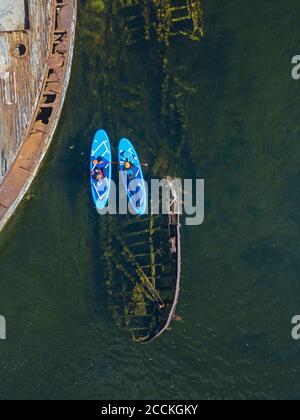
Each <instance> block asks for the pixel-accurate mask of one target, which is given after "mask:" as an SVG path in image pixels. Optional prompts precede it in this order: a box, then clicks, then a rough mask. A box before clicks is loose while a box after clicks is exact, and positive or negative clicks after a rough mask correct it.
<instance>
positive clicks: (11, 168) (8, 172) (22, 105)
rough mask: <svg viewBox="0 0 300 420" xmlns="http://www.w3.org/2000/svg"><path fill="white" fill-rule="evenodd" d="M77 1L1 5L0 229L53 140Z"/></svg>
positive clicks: (21, 0) (17, 0) (7, 0)
mask: <svg viewBox="0 0 300 420" xmlns="http://www.w3.org/2000/svg"><path fill="white" fill-rule="evenodd" d="M76 12H77V3H76V0H13V1H11V0H1V3H0V230H1V229H2V228H3V227H4V226H5V224H6V223H7V221H8V220H9V218H10V217H11V216H12V214H13V213H14V211H15V209H16V208H17V206H18V204H19V203H20V202H21V200H22V198H23V197H24V195H25V194H26V192H27V190H28V188H29V186H30V184H31V182H32V180H33V179H34V176H35V175H36V173H37V170H38V168H39V165H40V163H41V161H42V159H43V157H44V156H45V153H46V151H47V149H48V147H49V145H50V142H51V140H52V138H53V134H54V131H55V129H56V126H57V123H58V121H59V117H60V114H61V111H62V107H63V103H64V99H65V95H66V91H67V87H68V83H69V79H70V73H71V64H72V58H73V49H74V40H75V25H76Z"/></svg>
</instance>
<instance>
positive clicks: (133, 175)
mask: <svg viewBox="0 0 300 420" xmlns="http://www.w3.org/2000/svg"><path fill="white" fill-rule="evenodd" d="M128 163H129V164H130V168H129V169H127V168H126V166H128V165H127V164H128ZM119 165H120V172H121V175H122V179H123V182H124V186H125V189H126V191H127V195H128V199H129V204H130V207H131V211H132V213H134V214H136V215H140V216H142V215H143V214H145V213H146V210H147V200H148V198H147V192H146V188H145V183H144V176H143V171H142V167H141V164H140V160H139V157H138V154H137V152H136V150H135V148H134V147H133V145H132V143H131V142H130V141H129V140H128V139H122V140H121V141H120V144H119Z"/></svg>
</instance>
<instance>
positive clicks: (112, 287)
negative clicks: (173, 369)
mask: <svg viewBox="0 0 300 420" xmlns="http://www.w3.org/2000/svg"><path fill="white" fill-rule="evenodd" d="M167 186H168V189H169V194H168V195H167V196H168V200H169V205H168V208H169V210H168V214H167V215H153V214H151V215H149V216H147V217H141V218H131V217H128V218H127V219H126V222H125V225H124V224H122V225H121V226H120V225H114V224H112V223H111V224H110V225H107V226H106V227H104V228H103V229H104V230H103V237H106V238H109V245H108V247H107V250H106V252H105V255H104V259H105V267H106V279H107V280H106V285H107V288H108V292H109V306H110V309H111V311H112V314H113V318H114V320H115V323H116V324H117V325H118V326H119V327H120V328H121V329H123V330H125V331H128V332H129V333H130V335H131V337H132V339H133V340H134V341H138V342H143V343H145V342H149V341H152V340H154V339H155V338H157V337H159V336H160V335H161V334H163V332H164V331H166V330H167V329H168V328H169V327H170V324H171V322H172V320H173V319H174V318H175V317H176V306H177V303H178V298H179V291H180V278H181V243H180V242H181V241H180V211H179V207H180V206H178V198H177V197H178V195H177V193H176V190H175V188H174V185H173V183H172V180H171V179H168V180H167ZM124 229H125V230H124Z"/></svg>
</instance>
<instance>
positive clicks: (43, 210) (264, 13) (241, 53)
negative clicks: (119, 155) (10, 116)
mask: <svg viewBox="0 0 300 420" xmlns="http://www.w3.org/2000/svg"><path fill="white" fill-rule="evenodd" d="M91 3H92V2H89V1H84V0H81V1H80V14H79V24H78V39H77V46H76V54H75V61H74V68H73V76H72V81H71V85H70V90H69V95H68V99H67V101H66V106H65V111H64V114H63V116H62V119H61V123H60V126H59V129H58V131H57V133H56V136H55V139H54V141H53V144H52V147H51V150H50V152H49V154H48V155H47V159H46V162H45V164H44V166H43V169H42V170H41V171H40V173H39V176H38V178H37V180H36V182H35V183H34V185H33V187H32V189H31V191H30V193H29V195H28V197H27V198H28V200H25V202H24V204H23V205H22V206H21V208H20V209H19V210H18V212H17V214H16V216H15V217H14V219H13V221H12V222H11V223H10V225H9V226H8V228H7V229H6V230H5V231H4V232H3V233H2V234H1V237H0V267H1V276H0V290H1V293H0V314H2V315H5V316H6V319H7V324H8V339H7V340H6V341H5V342H4V341H2V342H0V399H12V398H21V399H40V398H46V399H52V398H59V399H61V398H63V399H67V398H71V399H73V398H83V399H106V398H110V399H158V398H169V399H175V398H182V399H210V398H222V399H229V398H239V399H245V398H271V399H273V398H295V399H298V398H300V383H299V366H300V343H296V342H294V341H292V339H291V334H290V330H291V325H290V323H291V318H292V316H294V315H295V314H298V313H300V264H299V245H300V229H299V226H300V223H299V222H300V216H299V211H298V208H299V205H300V199H299V197H300V195H299V188H300V184H299V179H300V178H299V157H300V154H299V136H300V124H299V106H300V99H299V94H300V85H298V84H297V82H295V81H292V80H291V76H290V70H291V66H290V61H291V57H292V56H293V55H295V54H297V53H299V51H300V31H299V18H300V3H299V1H298V0H290V1H289V4H285V3H284V2H282V1H279V0H273V1H272V2H271V1H269V2H266V1H262V0H256V1H254V2H253V1H248V0H247V1H246V0H245V1H243V2H240V1H238V0H228V1H226V2H222V1H216V0H212V1H208V0H207V1H205V2H203V3H204V7H205V15H206V32H207V33H206V37H205V39H204V40H203V41H202V42H201V43H192V42H190V41H186V40H178V41H176V42H173V43H172V45H171V46H170V48H169V50H168V51H167V52H164V53H166V54H167V55H168V58H169V62H170V72H171V76H170V77H171V80H172V81H173V82H174V80H179V83H180V86H181V88H182V91H183V92H184V96H183V100H182V101H181V103H180V104H179V105H178V104H177V105H178V110H177V111H178V114H180V116H181V117H180V118H176V116H177V117H178V115H177V113H176V112H174V114H173V115H171V114H170V112H168V113H167V115H162V113H161V109H162V103H161V97H160V96H159V94H158V90H157V89H158V88H157V86H158V85H159V80H161V74H160V70H159V54H158V52H157V48H158V47H157V46H156V45H155V44H153V43H152V44H151V43H150V46H149V47H148V49H146V50H145V49H139V48H138V47H134V48H130V49H129V48H127V47H125V44H124V43H123V42H122V41H121V40H119V39H121V38H120V37H119V35H120V33H121V32H120V33H119V31H121V28H122V26H121V24H120V22H121V20H122V19H121V18H120V17H118V16H117V15H115V14H113V13H114V10H113V8H107V9H105V8H104V9H103V12H101V9H102V7H98V9H97V11H95V10H93V9H92V6H91ZM93 3H94V5H95V4H97V5H98V6H101V4H103V5H104V6H105V2H101V1H98V2H93ZM107 4H110V5H111V4H112V3H111V2H107ZM173 82H172V83H173ZM176 86H177V87H176ZM176 86H175V85H174V86H173V87H171V88H169V91H168V92H167V93H165V98H166V100H168V98H169V99H170V98H171V99H172V98H173V97H174V95H175V94H176V92H177V90H178V89H179V88H178V85H176ZM140 92H142V93H143V95H141V94H140ZM179 119H180V123H179V122H178V120H179ZM98 127H105V128H107V130H109V132H110V133H111V135H112V137H113V138H114V140H115V142H116V141H117V139H118V138H119V137H121V136H122V135H126V134H128V135H130V136H131V137H133V139H134V140H136V142H137V143H138V144H139V146H140V147H142V146H143V145H144V148H143V153H144V155H145V157H146V158H147V159H148V160H149V161H150V162H151V163H153V168H156V171H157V172H163V168H164V164H163V161H162V162H159V165H158V167H156V166H155V163H157V162H156V160H155V153H156V152H157V150H158V149H160V150H162V151H163V153H166V154H167V153H168V150H169V148H171V149H172V150H173V149H174V144H177V143H178V144H183V147H184V150H185V152H186V156H188V162H187V164H186V162H182V159H181V158H182V154H180V150H183V149H180V148H179V149H178V150H179V152H177V154H171V162H169V163H168V171H174V173H177V174H178V171H179V172H180V170H182V173H184V174H185V175H190V176H197V177H201V178H205V180H206V220H205V223H204V224H203V225H202V226H199V227H194V228H184V229H183V236H184V243H183V254H184V255H183V288H182V294H181V299H180V305H179V309H178V313H179V314H180V315H181V317H182V318H183V321H182V322H179V323H174V324H173V327H172V330H171V331H170V332H168V333H166V334H165V335H164V336H163V337H162V338H161V339H159V340H157V341H156V342H154V343H152V344H150V345H145V346H141V345H138V344H134V343H132V342H131V341H130V340H129V339H128V337H127V336H126V335H125V334H123V333H122V332H120V331H119V330H118V329H117V328H116V327H115V325H114V323H113V321H112V318H111V314H110V312H109V310H108V308H107V305H106V289H105V285H104V283H105V279H104V278H103V275H102V273H101V272H102V263H101V254H102V253H103V252H105V249H106V244H105V243H103V242H100V241H99V240H98V239H99V237H98V231H99V224H101V223H105V219H104V218H103V219H99V218H98V216H97V215H96V214H95V212H94V210H93V207H92V205H91V202H90V197H89V187H88V178H87V174H86V170H87V162H88V151H89V139H90V138H91V136H92V134H93V132H94V131H95V129H96V128H98ZM168 133H170V135H169V136H168ZM176 133H177V135H178V138H177V136H176ZM174 142H175V143H174ZM115 145H116V143H115ZM172 153H173V152H172ZM169 158H170V157H169ZM157 168H158V169H157Z"/></svg>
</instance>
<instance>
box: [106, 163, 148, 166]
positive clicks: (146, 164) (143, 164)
mask: <svg viewBox="0 0 300 420" xmlns="http://www.w3.org/2000/svg"><path fill="white" fill-rule="evenodd" d="M107 163H110V164H111V165H120V163H119V162H107ZM124 163H125V162H121V165H124ZM140 165H141V166H147V167H148V166H149V165H148V163H140Z"/></svg>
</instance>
